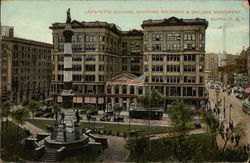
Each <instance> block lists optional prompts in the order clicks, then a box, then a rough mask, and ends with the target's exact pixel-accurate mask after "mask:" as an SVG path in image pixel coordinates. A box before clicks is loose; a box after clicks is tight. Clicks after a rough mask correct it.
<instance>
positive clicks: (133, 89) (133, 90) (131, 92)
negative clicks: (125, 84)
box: [130, 85, 135, 95]
mask: <svg viewBox="0 0 250 163" xmlns="http://www.w3.org/2000/svg"><path fill="white" fill-rule="evenodd" d="M130 94H131V95H133V94H135V87H134V86H132V85H131V86H130Z"/></svg>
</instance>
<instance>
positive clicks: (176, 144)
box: [166, 102, 195, 162]
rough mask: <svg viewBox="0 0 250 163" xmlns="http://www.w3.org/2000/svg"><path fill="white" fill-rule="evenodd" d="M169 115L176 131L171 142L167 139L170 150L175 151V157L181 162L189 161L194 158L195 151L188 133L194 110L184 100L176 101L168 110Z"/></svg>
mask: <svg viewBox="0 0 250 163" xmlns="http://www.w3.org/2000/svg"><path fill="white" fill-rule="evenodd" d="M167 113H168V116H169V118H170V119H171V121H172V126H173V127H174V129H175V131H177V132H173V133H172V134H173V135H172V139H171V142H169V141H166V145H169V150H170V151H171V153H173V156H174V157H175V159H177V160H179V161H180V162H187V160H190V159H192V157H193V154H194V152H195V149H194V148H195V146H194V143H193V141H192V140H191V137H190V136H188V135H187V134H186V132H187V131H188V130H189V129H190V127H189V126H190V122H192V111H191V110H190V108H189V107H188V106H187V105H186V104H184V103H183V102H174V103H173V104H172V106H171V107H170V108H168V110H167Z"/></svg>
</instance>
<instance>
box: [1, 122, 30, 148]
mask: <svg viewBox="0 0 250 163" xmlns="http://www.w3.org/2000/svg"><path fill="white" fill-rule="evenodd" d="M6 123H7V122H6V121H5V122H2V123H1V148H4V147H7V146H9V145H12V144H15V143H16V142H17V141H19V140H21V139H23V138H24V137H25V136H26V134H25V132H24V130H23V129H22V128H20V127H18V126H17V125H15V124H14V123H13V122H10V121H9V122H8V127H7V130H6ZM17 127H18V128H19V135H18V137H17Z"/></svg>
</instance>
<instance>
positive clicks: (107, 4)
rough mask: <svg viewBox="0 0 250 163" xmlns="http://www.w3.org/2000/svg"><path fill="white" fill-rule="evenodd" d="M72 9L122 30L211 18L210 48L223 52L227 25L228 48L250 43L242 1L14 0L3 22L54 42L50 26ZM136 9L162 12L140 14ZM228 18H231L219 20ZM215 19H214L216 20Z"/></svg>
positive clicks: (29, 36) (19, 33)
mask: <svg viewBox="0 0 250 163" xmlns="http://www.w3.org/2000/svg"><path fill="white" fill-rule="evenodd" d="M68 8H71V17H72V19H75V20H78V21H107V22H109V23H115V24H116V25H118V26H119V27H120V28H121V29H122V30H130V29H134V28H136V29H141V24H142V22H143V20H147V19H163V18H169V17H172V16H175V17H177V18H196V17H199V18H205V19H207V20H208V21H209V27H208V28H207V30H206V51H207V52H215V53H218V52H222V51H223V30H222V28H220V27H221V26H222V25H224V24H226V26H227V30H226V42H227V46H226V49H227V51H228V52H229V53H233V54H235V53H238V52H240V51H241V50H242V48H243V46H245V47H248V46H249V9H248V8H246V7H244V5H243V1H240V0H207V1H202V0H185V1H173V0H151V1H150V0H149V1H142V0H127V1H125V0H124V1H122V0H120V1H107V0H102V1H101V0H95V1H84V0H82V1H80V0H78V1H74V0H62V1H59V0H57V1H56V0H46V1H45V0H44V1H38V0H37V1H35V0H33V1H32V0H27V1H25V0H10V1H5V2H3V4H2V24H3V25H8V26H14V30H15V34H16V36H19V37H24V38H27V39H33V40H39V41H43V42H48V43H51V42H52V37H51V36H52V35H51V30H50V29H48V28H49V26H50V25H51V24H52V23H54V22H65V19H66V10H67V9H68ZM89 10H94V11H100V10H108V11H111V14H90V13H88V11H89ZM128 10H129V11H132V12H133V14H126V13H125V14H114V12H115V11H128ZM162 10H168V11H169V10H181V11H184V12H185V14H181V13H178V14H167V13H165V14H162V13H160V12H161V11H162ZM225 10H226V11H232V10H233V11H237V13H234V14H214V13H213V12H214V11H225ZM136 11H158V12H159V13H146V14H139V13H136ZM187 11H189V13H192V11H198V12H202V11H203V12H211V14H199V13H198V14H186V12H187ZM216 18H219V19H220V18H227V19H231V20H230V21H223V20H218V21H214V19H216ZM212 19H213V20H212Z"/></svg>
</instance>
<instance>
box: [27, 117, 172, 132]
mask: <svg viewBox="0 0 250 163" xmlns="http://www.w3.org/2000/svg"><path fill="white" fill-rule="evenodd" d="M28 121H29V122H30V123H32V124H34V125H35V126H37V127H39V128H41V129H43V130H45V131H47V129H46V125H50V126H52V125H53V123H54V121H52V120H36V119H29V120H28ZM81 127H82V128H83V129H91V128H94V127H96V128H102V127H103V130H106V131H109V130H111V131H112V133H113V134H116V133H117V132H119V133H120V134H124V133H126V134H128V132H129V125H124V124H119V125H118V124H107V123H101V122H95V123H94V122H92V121H91V122H82V123H81ZM132 130H136V131H138V130H140V131H144V132H145V135H148V134H149V133H150V132H151V134H162V133H168V132H170V131H172V128H171V127H161V126H159V127H155V126H154V127H152V126H151V127H150V132H149V127H148V126H141V125H130V131H132Z"/></svg>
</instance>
